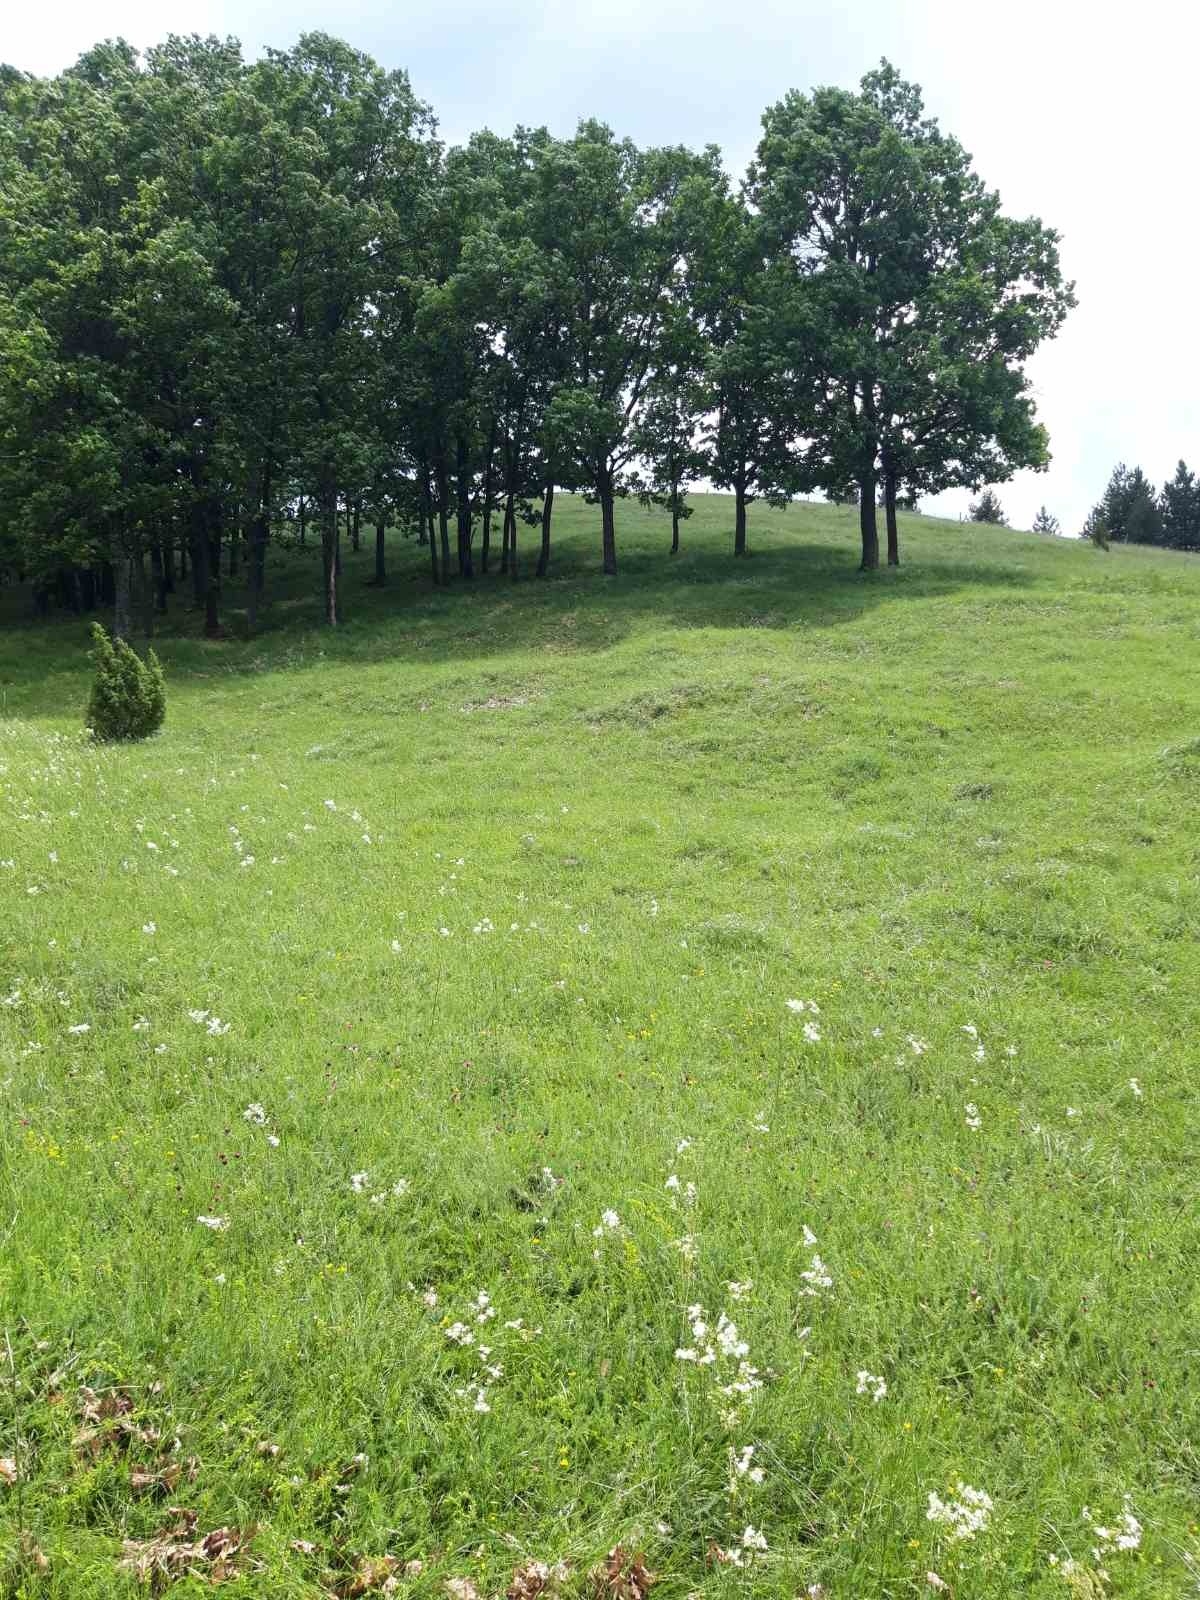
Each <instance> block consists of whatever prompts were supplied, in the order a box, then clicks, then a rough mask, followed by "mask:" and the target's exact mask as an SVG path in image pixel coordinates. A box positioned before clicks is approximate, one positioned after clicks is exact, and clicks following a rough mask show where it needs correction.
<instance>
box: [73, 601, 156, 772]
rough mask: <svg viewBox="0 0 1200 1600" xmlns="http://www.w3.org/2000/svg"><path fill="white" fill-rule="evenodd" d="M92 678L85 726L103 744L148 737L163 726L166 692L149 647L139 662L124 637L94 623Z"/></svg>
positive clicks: (152, 652)
mask: <svg viewBox="0 0 1200 1600" xmlns="http://www.w3.org/2000/svg"><path fill="white" fill-rule="evenodd" d="M92 660H93V661H94V663H95V676H94V678H93V680H92V692H91V695H90V697H89V699H88V708H87V726H88V728H89V730H90V731H91V734H92V737H93V738H94V739H96V740H99V741H100V742H101V743H109V742H111V741H126V740H132V739H148V738H149V737H150V735H151V734H152V733H157V732H158V730H159V728H161V727H162V724H163V719H164V717H165V716H166V714H167V690H166V683H165V680H164V678H163V670H162V666H161V664H160V662H159V659H158V657H157V656H156V655H155V653H154V651H153V650H148V651H147V652H146V659H145V660H144V661H143V660H142V658H141V657H140V656H139V655H138V653H137V651H136V650H134V649H133V647H132V646H131V645H129V644H128V643H126V641H125V640H124V639H113V638H110V637H109V635H108V634H107V633H106V632H105V630H104V628H103V627H102V626H101V625H100V623H98V622H95V623H93V624H92Z"/></svg>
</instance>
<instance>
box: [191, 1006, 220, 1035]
mask: <svg viewBox="0 0 1200 1600" xmlns="http://www.w3.org/2000/svg"><path fill="white" fill-rule="evenodd" d="M188 1016H189V1018H190V1019H191V1021H193V1022H196V1023H203V1024H204V1030H205V1032H206V1033H207V1034H209V1035H210V1037H212V1038H214V1039H219V1038H220V1037H221V1035H222V1034H223V1033H228V1032H229V1029H230V1026H231V1024H230V1023H228V1022H222V1021H221V1019H220V1017H214V1016H213V1015H212V1014H211V1013H210V1012H208V1011H189V1012H188Z"/></svg>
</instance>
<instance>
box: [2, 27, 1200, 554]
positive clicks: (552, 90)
mask: <svg viewBox="0 0 1200 1600" xmlns="http://www.w3.org/2000/svg"><path fill="white" fill-rule="evenodd" d="M313 29H322V30H324V31H326V32H329V33H334V34H337V35H339V36H340V37H342V38H344V39H346V40H348V41H349V42H350V43H351V44H353V45H355V46H356V47H357V48H359V49H362V50H366V51H368V52H369V53H370V54H372V55H373V56H375V58H376V59H377V60H378V61H379V62H381V63H382V64H383V65H384V66H386V67H403V68H405V69H406V70H407V71H408V73H409V75H410V77H411V79H412V82H413V87H414V89H415V90H416V92H417V93H418V94H419V95H420V97H421V98H422V99H424V100H426V101H427V102H429V103H430V104H431V105H432V106H433V108H434V111H435V112H436V114H437V117H438V119H439V123H440V131H441V135H442V137H443V138H444V139H446V140H447V141H448V142H451V143H457V142H459V141H461V140H463V139H465V138H466V137H467V136H468V135H469V134H470V133H471V132H473V131H474V130H475V129H477V128H480V127H490V128H492V129H494V130H495V131H497V132H508V131H510V130H511V129H512V128H513V127H514V126H515V125H516V124H518V123H523V124H525V125H527V126H529V125H532V126H540V125H542V124H545V125H547V126H548V127H549V128H550V129H551V131H552V132H555V133H563V134H565V133H570V132H571V131H572V130H573V128H574V126H575V123H576V122H577V121H578V120H579V118H580V117H583V116H595V117H599V118H601V119H602V120H604V121H606V122H608V123H609V124H611V126H612V127H613V128H615V129H616V131H617V132H618V133H620V134H622V135H625V134H627V135H629V136H630V137H632V138H633V139H636V140H637V141H639V142H640V143H646V144H650V143H672V144H675V143H683V144H690V145H693V146H701V145H704V144H717V145H720V147H721V149H722V151H723V152H724V155H725V161H726V165H727V167H728V168H729V170H730V171H731V172H732V173H734V174H735V175H739V176H740V174H741V172H742V171H743V170H744V168H745V165H746V162H747V161H748V160H749V159H750V157H751V156H752V155H753V152H754V148H755V145H756V142H757V139H758V134H759V124H760V118H761V115H762V111H763V109H764V108H765V107H766V106H768V105H770V104H772V103H774V102H775V101H776V100H778V99H779V98H780V97H781V96H782V95H783V94H784V93H786V91H787V90H788V89H791V88H797V89H809V88H812V87H814V86H816V85H817V84H825V83H833V84H840V85H844V86H853V85H855V84H856V83H857V81H858V79H859V78H860V77H861V76H862V74H863V73H864V72H867V71H869V70H870V69H871V68H872V67H874V66H875V65H877V63H878V61H879V58H880V56H887V57H888V59H889V60H890V61H892V62H893V63H894V64H895V65H896V66H897V67H898V68H899V69H900V70H901V72H902V73H903V74H904V76H905V77H907V78H910V79H915V80H916V81H917V82H918V83H920V84H921V86H922V88H923V90H924V92H925V100H926V106H927V109H928V111H929V112H930V113H932V114H933V115H934V116H936V117H937V118H938V119H939V121H940V122H941V124H942V126H943V127H944V128H946V129H947V130H948V131H949V132H951V133H953V134H955V135H956V136H957V137H958V138H959V140H960V141H961V142H962V143H963V144H964V145H965V146H966V148H967V149H968V150H969V151H970V152H971V153H972V155H973V156H974V158H975V163H976V167H977V170H978V171H979V172H980V174H981V175H982V176H983V178H984V179H985V181H986V182H987V183H988V184H989V185H991V186H992V187H993V188H995V189H998V190H999V192H1000V195H1001V198H1002V200H1003V203H1004V207H1005V210H1006V211H1007V212H1009V213H1010V214H1011V215H1016V216H1028V215H1035V216H1039V217H1041V218H1042V220H1043V221H1044V222H1046V223H1048V224H1049V225H1050V226H1052V227H1054V228H1056V229H1057V230H1058V231H1059V232H1060V233H1061V234H1062V237H1063V243H1062V257H1063V264H1064V268H1065V271H1066V275H1067V276H1068V277H1070V278H1073V279H1074V280H1075V282H1076V290H1077V294H1078V296H1079V306H1078V308H1077V309H1076V311H1074V312H1073V313H1072V315H1071V316H1070V318H1069V319H1068V321H1067V324H1066V326H1065V328H1064V329H1063V331H1062V332H1061V333H1060V334H1059V336H1058V338H1057V339H1056V340H1055V341H1054V343H1053V344H1050V345H1048V346H1046V347H1044V348H1043V349H1042V350H1041V351H1039V352H1038V354H1037V355H1036V356H1035V357H1034V359H1033V361H1032V362H1031V364H1030V367H1029V373H1030V377H1031V379H1032V382H1033V386H1034V393H1035V395H1036V399H1037V405H1038V414H1039V416H1040V418H1041V420H1042V421H1043V422H1045V424H1046V426H1047V427H1048V428H1049V430H1050V447H1051V451H1052V455H1053V460H1052V462H1051V465H1050V468H1049V470H1048V471H1046V472H1044V473H1022V474H1020V475H1019V476H1018V477H1017V478H1015V479H1014V480H1013V481H1012V482H1011V483H1010V484H1007V485H1005V486H1003V487H1002V489H1001V490H1000V497H1001V501H1002V503H1003V505H1004V508H1005V511H1006V513H1007V514H1008V519H1009V521H1010V522H1011V523H1013V524H1014V525H1015V526H1018V527H1020V526H1024V527H1028V526H1029V523H1030V522H1031V521H1032V518H1033V516H1034V514H1035V512H1036V511H1037V509H1038V507H1039V506H1040V505H1042V504H1043V503H1044V504H1045V505H1046V506H1047V507H1048V508H1049V510H1050V511H1051V512H1052V513H1054V514H1055V515H1056V516H1057V517H1058V518H1059V520H1060V522H1061V524H1062V527H1063V531H1064V532H1065V533H1072V532H1076V531H1077V530H1078V529H1079V527H1080V525H1081V523H1082V521H1083V518H1084V516H1085V515H1086V513H1087V510H1088V508H1089V506H1091V505H1092V504H1093V502H1094V501H1095V500H1096V499H1098V497H1099V495H1100V493H1101V491H1102V489H1103V487H1104V483H1105V480H1106V479H1107V477H1108V474H1109V472H1110V470H1111V469H1112V467H1113V465H1114V464H1115V463H1116V462H1117V461H1118V460H1124V461H1126V462H1128V463H1129V464H1130V465H1133V464H1135V463H1137V464H1140V465H1141V466H1142V467H1143V468H1144V469H1145V471H1146V472H1147V474H1148V475H1149V476H1150V478H1151V479H1152V480H1153V481H1154V482H1156V483H1161V482H1162V481H1163V480H1164V479H1165V478H1167V477H1169V476H1170V475H1171V474H1172V472H1173V471H1174V467H1175V463H1176V462H1177V461H1178V460H1179V459H1180V457H1184V458H1186V459H1188V460H1189V461H1190V462H1191V464H1192V465H1193V466H1197V467H1200V316H1197V313H1196V310H1195V308H1194V299H1195V296H1194V292H1193V288H1192V281H1193V279H1194V278H1195V276H1196V272H1197V263H1198V262H1200V185H1198V182H1197V176H1198V164H1197V162H1196V150H1197V138H1196V132H1195V126H1194V120H1195V112H1194V109H1193V108H1194V105H1195V98H1194V97H1195V88H1194V83H1195V72H1196V63H1197V60H1198V59H1200V5H1197V4H1196V0H1140V3H1139V4H1138V5H1136V6H1130V5H1128V4H1127V3H1121V4H1118V3H1117V0H1005V3H1004V4H1003V5H999V4H983V3H982V0H849V3H846V0H733V3H731V0H432V3H425V4H421V5H409V6H405V5H403V4H400V5H397V4H395V3H390V0H339V3H338V4H337V5H336V6H334V5H331V4H330V3H329V0H292V3H291V4H288V5H280V4H279V3H278V0H41V3H40V4H37V5H29V4H20V3H19V0H6V3H4V4H3V5H0V61H7V62H9V63H10V64H12V65H13V66H16V67H19V68H21V69H23V70H25V71H27V72H36V73H41V74H50V73H54V72H57V71H60V70H61V69H62V68H64V67H66V66H69V65H70V64H71V62H72V61H73V60H74V59H75V58H76V57H77V56H78V55H79V54H80V53H81V52H82V51H83V50H85V49H87V48H88V47H89V46H91V45H92V44H94V43H96V42H97V41H98V40H99V39H103V38H115V37H118V36H121V37H124V38H126V39H128V40H129V41H130V42H131V43H132V44H134V45H136V46H138V47H145V46H147V45H150V44H153V43H155V42H156V41H158V40H159V39H161V38H163V37H164V36H165V35H166V34H168V33H172V32H174V33H200V34H208V33H216V34H220V35H227V34H232V35H234V36H235V37H237V38H238V39H240V40H241V41H242V45H243V47H244V50H245V52H246V54H247V55H248V56H253V55H255V54H257V53H258V52H259V51H260V50H262V49H263V48H264V47H266V46H272V45H273V46H277V47H280V48H282V47H286V46H287V45H289V44H291V43H292V42H294V40H295V38H296V37H297V35H299V34H300V33H303V32H306V31H309V30H313ZM969 499H970V495H969V494H968V493H966V492H965V491H954V492H951V493H948V494H944V495H940V496H938V497H937V499H936V500H935V501H927V502H926V503H925V504H924V506H923V509H926V510H930V511H938V512H940V513H942V514H944V515H950V516H957V515H958V514H959V513H960V512H962V511H965V508H966V506H967V503H968V501H969Z"/></svg>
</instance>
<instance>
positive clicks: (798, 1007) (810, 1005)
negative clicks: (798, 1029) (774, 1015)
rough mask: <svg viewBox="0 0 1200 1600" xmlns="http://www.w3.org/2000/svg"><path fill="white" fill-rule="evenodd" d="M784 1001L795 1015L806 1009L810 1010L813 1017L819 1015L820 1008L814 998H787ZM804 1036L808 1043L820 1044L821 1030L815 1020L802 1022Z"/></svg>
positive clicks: (800, 1014)
mask: <svg viewBox="0 0 1200 1600" xmlns="http://www.w3.org/2000/svg"><path fill="white" fill-rule="evenodd" d="M784 1003H785V1005H786V1006H787V1008H788V1010H789V1011H791V1012H793V1013H794V1014H795V1015H796V1016H802V1015H803V1014H804V1012H806V1011H808V1012H811V1013H812V1015H813V1016H814V1017H819V1016H820V1015H821V1008H820V1006H819V1005H818V1004H817V1002H816V1001H815V1000H787V1001H785V1002H784ZM804 1038H805V1040H806V1042H807V1043H808V1044H820V1042H821V1030H820V1028H819V1027H818V1026H817V1024H816V1023H815V1022H806V1023H805V1024H804Z"/></svg>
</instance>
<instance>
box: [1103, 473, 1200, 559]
mask: <svg viewBox="0 0 1200 1600" xmlns="http://www.w3.org/2000/svg"><path fill="white" fill-rule="evenodd" d="M1083 533H1084V537H1085V538H1088V539H1091V540H1092V541H1093V543H1095V544H1099V545H1107V544H1109V543H1113V542H1115V543H1117V544H1157V545H1162V546H1164V547H1165V548H1166V549H1168V550H1200V481H1198V480H1197V478H1196V475H1195V473H1193V472H1191V471H1189V470H1188V466H1187V463H1186V462H1185V461H1181V462H1180V463H1179V465H1178V466H1177V467H1176V468H1175V476H1174V477H1173V478H1171V479H1169V480H1168V481H1167V482H1166V483H1164V484H1163V486H1162V488H1161V489H1160V490H1158V491H1157V492H1156V491H1155V488H1154V485H1153V484H1152V483H1151V482H1150V480H1149V478H1147V476H1146V474H1145V473H1144V472H1143V471H1142V469H1141V467H1132V468H1131V467H1127V466H1126V465H1125V463H1124V462H1123V461H1119V462H1118V463H1117V465H1116V466H1115V467H1114V468H1113V471H1112V476H1111V477H1110V478H1109V480H1108V483H1107V485H1106V487H1105V490H1104V493H1103V494H1102V495H1101V497H1100V499H1099V500H1098V501H1097V502H1096V504H1095V505H1094V506H1093V507H1092V509H1091V511H1090V512H1089V513H1088V517H1087V520H1086V522H1085V523H1084V527H1083Z"/></svg>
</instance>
